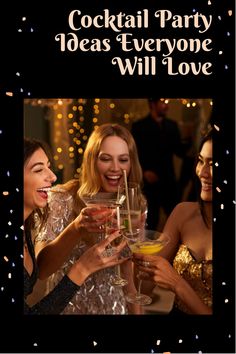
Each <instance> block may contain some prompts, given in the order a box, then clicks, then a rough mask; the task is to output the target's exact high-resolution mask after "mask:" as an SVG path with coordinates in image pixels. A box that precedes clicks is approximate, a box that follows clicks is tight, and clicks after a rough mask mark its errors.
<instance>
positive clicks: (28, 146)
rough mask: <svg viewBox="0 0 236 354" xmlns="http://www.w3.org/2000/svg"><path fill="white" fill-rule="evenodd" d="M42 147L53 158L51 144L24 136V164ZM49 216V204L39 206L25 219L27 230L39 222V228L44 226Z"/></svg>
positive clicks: (27, 231) (50, 158) (49, 157)
mask: <svg viewBox="0 0 236 354" xmlns="http://www.w3.org/2000/svg"><path fill="white" fill-rule="evenodd" d="M39 149H42V150H43V151H44V152H45V154H46V155H47V157H48V159H49V160H52V156H51V151H50V148H49V146H48V145H47V144H46V143H45V142H43V141H41V140H38V139H31V138H24V166H25V164H26V163H27V161H28V160H29V159H30V158H31V156H32V155H33V154H34V153H35V151H37V150H39ZM47 216H48V206H46V207H45V208H42V209H41V208H37V209H35V210H33V212H32V213H31V214H30V215H29V216H28V218H27V219H26V220H25V226H24V228H25V232H26V234H29V233H30V231H31V230H32V229H34V228H35V227H36V224H39V225H40V226H39V230H41V228H42V227H43V225H44V223H45V221H46V219H47Z"/></svg>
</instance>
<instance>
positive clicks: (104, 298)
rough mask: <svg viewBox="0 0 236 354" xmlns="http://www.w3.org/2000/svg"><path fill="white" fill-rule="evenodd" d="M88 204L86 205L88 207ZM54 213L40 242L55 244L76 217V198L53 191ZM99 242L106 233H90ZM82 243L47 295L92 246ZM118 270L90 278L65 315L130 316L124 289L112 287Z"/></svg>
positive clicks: (51, 204)
mask: <svg viewBox="0 0 236 354" xmlns="http://www.w3.org/2000/svg"><path fill="white" fill-rule="evenodd" d="M84 206H85V205H83V207H84ZM49 208H50V214H49V218H48V220H47V224H46V227H45V228H44V230H42V231H41V232H40V233H39V235H38V236H37V238H36V240H35V241H36V242H37V241H52V240H54V239H55V238H56V237H57V236H58V235H59V234H60V232H62V231H63V230H64V228H65V227H66V226H67V225H68V224H69V223H70V222H71V221H72V220H73V219H74V218H75V217H76V215H75V212H74V211H73V197H72V195H71V194H70V193H68V192H61V191H58V192H57V191H56V189H55V190H54V192H51V196H50V198H49ZM89 237H90V238H91V237H92V238H93V239H92V242H93V243H96V242H99V240H101V238H103V237H104V235H102V234H89ZM78 240H79V241H78V244H77V245H76V246H75V247H74V249H73V250H72V252H71V255H70V257H69V259H68V260H67V261H66V262H65V263H64V264H63V266H62V267H61V268H60V269H59V270H58V271H57V272H56V273H54V274H53V275H51V277H50V278H49V279H48V282H47V292H49V291H51V290H52V289H53V288H54V287H55V286H56V285H57V284H58V283H59V282H60V280H61V279H62V278H63V276H64V275H65V274H66V273H67V271H68V269H69V268H70V267H71V265H72V264H73V263H74V262H75V261H76V260H77V259H78V258H79V257H80V255H81V254H83V253H84V252H85V250H86V249H87V248H88V247H90V246H91V244H90V246H89V245H88V243H87V242H86V241H84V240H80V237H78ZM114 272H115V268H114V267H113V268H107V269H102V270H100V271H98V272H96V273H94V274H92V275H91V276H90V277H89V278H87V279H86V281H85V283H84V284H83V285H82V286H81V287H80V288H79V290H78V291H77V292H76V294H75V295H74V297H73V298H72V300H71V301H70V302H69V304H68V305H67V306H66V308H65V309H64V311H63V312H62V314H69V315H72V314H75V315H81V314H100V315H101V314H126V313H127V307H126V300H125V296H124V293H123V289H122V288H120V287H114V286H112V285H111V284H110V280H111V278H112V277H113V276H114Z"/></svg>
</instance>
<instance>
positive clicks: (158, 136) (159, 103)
mask: <svg viewBox="0 0 236 354" xmlns="http://www.w3.org/2000/svg"><path fill="white" fill-rule="evenodd" d="M149 108H150V113H149V114H148V116H146V117H145V118H143V119H140V120H138V121H136V122H134V123H133V125H132V128H131V133H132V134H133V137H134V139H135V142H136V144H137V148H138V154H139V159H140V163H141V166H142V169H143V177H144V190H143V192H144V194H145V196H146V198H147V203H148V215H147V226H148V228H149V229H153V230H156V229H157V227H158V222H159V214H160V207H162V208H163V210H164V212H165V214H166V217H167V216H168V215H169V214H170V213H171V211H172V209H173V208H174V207H175V205H176V204H177V203H178V202H179V197H178V194H179V192H178V185H177V180H176V175H175V169H174V161H173V157H174V155H177V156H179V157H183V156H184V150H185V149H184V146H183V145H182V143H181V138H180V131H179V128H178V125H177V123H176V122H175V121H173V120H171V119H169V118H167V116H166V115H167V111H168V103H165V101H164V99H160V98H152V99H149Z"/></svg>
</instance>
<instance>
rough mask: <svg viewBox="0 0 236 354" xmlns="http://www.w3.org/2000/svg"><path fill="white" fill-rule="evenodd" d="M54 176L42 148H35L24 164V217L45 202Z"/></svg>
mask: <svg viewBox="0 0 236 354" xmlns="http://www.w3.org/2000/svg"><path fill="white" fill-rule="evenodd" d="M55 181H56V176H55V175H54V173H53V172H52V171H51V169H50V162H49V160H48V157H47V155H46V154H45V152H44V151H43V149H41V148H39V149H38V150H36V151H35V152H34V153H33V154H32V155H31V157H30V158H29V159H28V160H27V161H26V163H25V165H24V219H26V218H27V217H28V216H29V215H30V214H31V213H32V211H33V210H34V209H36V208H43V207H45V206H46V204H47V198H48V191H49V189H50V188H51V186H52V183H53V182H55Z"/></svg>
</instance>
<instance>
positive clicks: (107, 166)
mask: <svg viewBox="0 0 236 354" xmlns="http://www.w3.org/2000/svg"><path fill="white" fill-rule="evenodd" d="M97 170H98V174H99V176H100V179H101V187H102V188H101V189H102V191H104V192H116V191H117V189H118V185H120V184H122V183H123V170H126V171H127V176H128V175H129V172H130V156H129V150H128V145H127V143H126V142H125V141H124V140H123V139H121V138H120V137H118V136H108V137H107V138H105V139H104V140H103V142H102V144H101V148H100V152H99V154H98V158H97Z"/></svg>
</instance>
